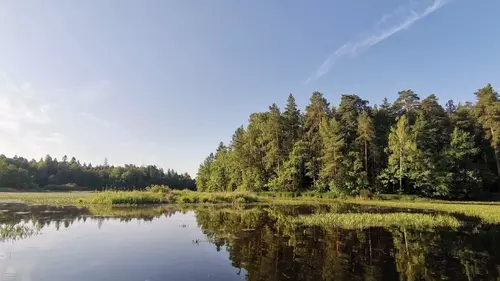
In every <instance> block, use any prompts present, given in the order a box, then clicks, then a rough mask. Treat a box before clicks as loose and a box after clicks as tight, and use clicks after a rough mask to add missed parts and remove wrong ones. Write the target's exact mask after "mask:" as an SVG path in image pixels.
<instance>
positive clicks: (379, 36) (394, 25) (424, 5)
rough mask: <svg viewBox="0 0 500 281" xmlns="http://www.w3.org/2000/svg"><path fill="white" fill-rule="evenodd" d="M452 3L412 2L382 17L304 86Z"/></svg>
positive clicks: (441, 0)
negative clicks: (341, 60) (335, 65)
mask: <svg viewBox="0 0 500 281" xmlns="http://www.w3.org/2000/svg"><path fill="white" fill-rule="evenodd" d="M451 1H453V0H432V2H431V3H429V0H421V1H411V2H410V3H408V4H406V5H403V6H400V7H398V8H397V9H395V10H394V11H392V12H390V13H388V14H386V15H384V16H382V18H381V19H380V20H379V21H378V22H377V23H376V24H375V25H374V27H373V28H372V30H370V31H369V32H367V33H365V34H364V35H361V36H359V37H358V38H357V39H355V40H351V41H349V42H347V43H345V44H344V45H342V46H340V47H339V48H337V49H336V50H335V51H333V53H332V54H330V56H328V58H327V59H326V60H325V61H324V62H323V64H322V65H321V66H320V67H319V68H318V70H316V71H315V72H314V73H313V74H312V75H311V76H310V77H309V78H308V79H307V80H306V81H305V82H304V84H307V83H309V82H311V81H313V80H316V79H318V78H320V77H321V76H323V75H325V74H327V73H328V72H329V71H330V69H331V68H332V66H333V65H334V64H335V62H337V61H338V60H339V59H341V58H343V57H346V56H351V57H355V56H357V55H359V54H361V53H363V52H364V51H366V50H368V49H369V48H370V47H372V46H374V45H376V44H378V43H380V42H382V41H384V40H385V39H387V38H389V37H391V36H392V35H394V34H396V33H398V32H400V31H402V30H404V29H408V28H410V27H411V26H412V25H413V24H414V23H416V22H418V21H419V20H421V19H423V18H425V17H427V16H428V15H430V14H432V13H434V12H435V11H437V10H439V9H440V8H442V7H443V6H444V5H446V4H448V3H449V2H451Z"/></svg>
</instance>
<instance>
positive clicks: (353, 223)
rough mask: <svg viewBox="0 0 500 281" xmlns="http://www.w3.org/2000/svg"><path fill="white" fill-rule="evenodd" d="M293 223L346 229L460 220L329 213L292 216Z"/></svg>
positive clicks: (447, 223) (442, 224) (432, 224)
mask: <svg viewBox="0 0 500 281" xmlns="http://www.w3.org/2000/svg"><path fill="white" fill-rule="evenodd" d="M291 222H292V223H300V224H304V225H319V226H325V227H326V226H337V227H341V228H345V229H357V228H365V227H391V226H398V227H415V228H424V227H458V226H460V225H461V223H460V221H459V220H458V219H456V218H455V217H452V216H448V215H432V214H412V213H389V214H371V213H359V214H356V213H354V214H339V213H327V214H316V215H308V216H299V217H295V218H291Z"/></svg>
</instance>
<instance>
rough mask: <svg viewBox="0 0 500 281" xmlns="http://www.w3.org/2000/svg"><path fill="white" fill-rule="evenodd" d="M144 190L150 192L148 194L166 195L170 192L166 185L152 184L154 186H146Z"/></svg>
mask: <svg viewBox="0 0 500 281" xmlns="http://www.w3.org/2000/svg"><path fill="white" fill-rule="evenodd" d="M146 190H147V191H150V192H158V193H168V192H170V191H172V190H171V189H170V187H168V186H167V185H159V184H154V185H151V186H148V187H147V188H146Z"/></svg>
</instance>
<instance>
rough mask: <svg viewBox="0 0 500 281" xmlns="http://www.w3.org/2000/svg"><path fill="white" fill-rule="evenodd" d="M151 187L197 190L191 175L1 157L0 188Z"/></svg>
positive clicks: (65, 159) (153, 168)
mask: <svg viewBox="0 0 500 281" xmlns="http://www.w3.org/2000/svg"><path fill="white" fill-rule="evenodd" d="M150 185H168V186H169V187H170V188H173V189H191V190H195V189H196V187H195V182H194V180H193V179H191V177H190V176H189V174H187V173H185V174H178V173H177V172H175V171H174V170H171V169H168V170H167V171H166V172H165V171H164V170H163V169H161V168H158V167H156V166H152V165H148V166H141V167H138V166H135V165H125V166H110V165H108V161H107V159H105V160H104V163H103V165H98V166H92V164H90V163H89V164H86V163H83V164H81V163H80V161H78V160H77V159H75V157H73V158H71V159H70V160H68V157H67V156H64V157H63V158H62V159H61V161H58V160H57V158H52V157H51V156H50V155H47V156H46V157H45V158H43V159H40V160H39V161H36V160H35V159H32V160H31V161H28V159H26V158H23V157H18V156H14V157H12V158H8V157H6V156H5V155H0V187H8V188H14V189H18V190H33V189H38V188H40V187H41V188H46V189H51V190H59V191H64V190H70V189H71V188H72V187H75V186H76V187H84V188H87V189H127V190H128V189H144V188H146V187H147V186H150Z"/></svg>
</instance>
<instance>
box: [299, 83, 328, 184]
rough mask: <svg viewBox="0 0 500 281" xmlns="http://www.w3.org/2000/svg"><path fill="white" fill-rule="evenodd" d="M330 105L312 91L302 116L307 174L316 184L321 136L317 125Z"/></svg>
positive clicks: (320, 94)
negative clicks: (306, 150) (306, 146)
mask: <svg viewBox="0 0 500 281" xmlns="http://www.w3.org/2000/svg"><path fill="white" fill-rule="evenodd" d="M329 107H330V105H329V103H328V102H327V101H326V99H325V98H324V97H323V94H322V93H320V92H314V93H313V94H312V96H311V99H310V103H309V105H308V106H307V107H306V112H305V116H304V134H305V136H304V137H305V140H306V143H308V144H309V149H308V154H309V156H308V157H307V158H308V160H307V163H306V169H307V175H308V176H309V178H310V179H311V181H312V185H313V186H314V185H315V184H316V181H317V180H318V177H319V170H320V157H321V147H322V142H321V136H320V135H319V125H320V123H321V120H322V119H323V118H324V117H327V116H329V115H330V114H329V113H330V108H329Z"/></svg>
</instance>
